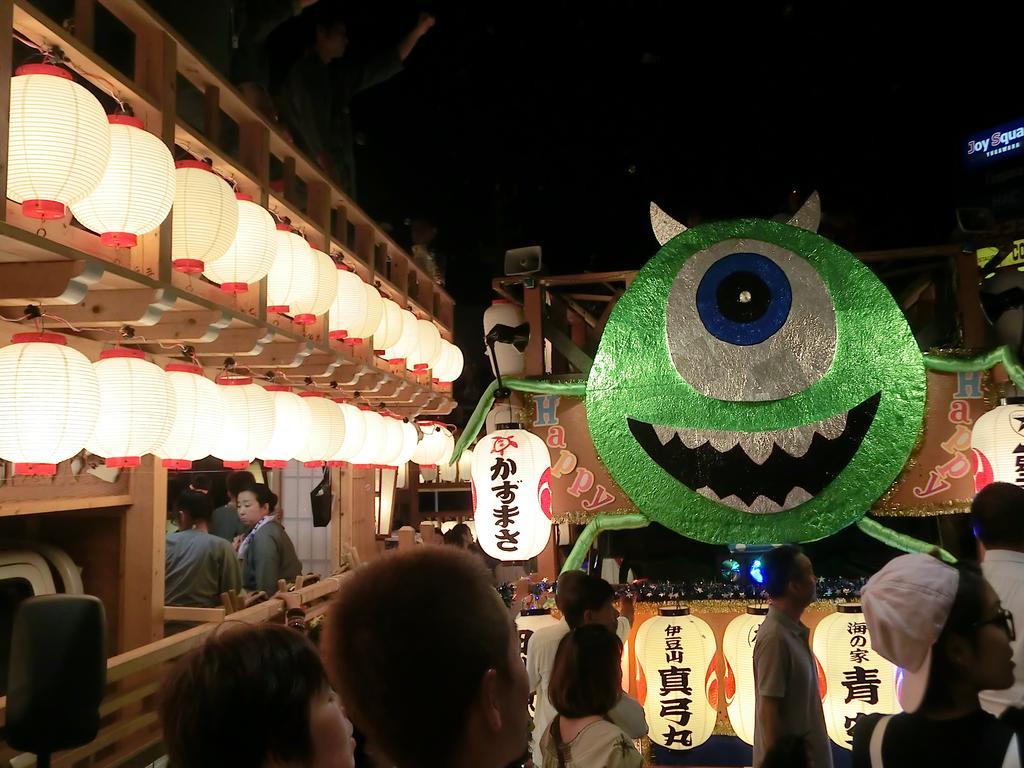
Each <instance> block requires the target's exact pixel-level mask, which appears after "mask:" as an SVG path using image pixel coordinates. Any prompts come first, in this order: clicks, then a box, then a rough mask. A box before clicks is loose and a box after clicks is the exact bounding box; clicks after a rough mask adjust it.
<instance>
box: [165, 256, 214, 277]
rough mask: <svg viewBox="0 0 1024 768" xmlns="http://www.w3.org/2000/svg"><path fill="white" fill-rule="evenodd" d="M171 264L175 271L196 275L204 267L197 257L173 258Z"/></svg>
mask: <svg viewBox="0 0 1024 768" xmlns="http://www.w3.org/2000/svg"><path fill="white" fill-rule="evenodd" d="M171 264H172V266H173V267H174V271H175V272H184V273H185V274H186V275H198V274H200V273H201V272H202V271H203V269H204V268H205V267H206V265H205V264H204V263H203V262H202V261H200V260H199V259H175V260H174V261H172V262H171Z"/></svg>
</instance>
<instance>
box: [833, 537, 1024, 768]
mask: <svg viewBox="0 0 1024 768" xmlns="http://www.w3.org/2000/svg"><path fill="white" fill-rule="evenodd" d="M861 603H862V604H863V607H864V617H865V619H866V620H867V625H868V631H869V632H870V635H871V642H872V647H873V648H874V650H875V651H877V652H878V653H879V654H881V655H882V656H883V657H885V658H886V659H888V660H889V661H891V662H892V663H893V664H895V665H896V666H898V667H899V668H900V669H901V670H903V673H902V674H903V680H902V684H901V685H900V686H899V689H898V693H899V701H900V705H901V706H902V708H903V710H904V712H903V713H902V714H899V715H872V716H868V717H865V718H863V719H862V720H861V722H859V723H858V724H857V726H856V728H855V729H854V732H853V766H854V768H885V767H886V766H890V767H898V768H926V767H927V768H942V767H943V766H950V767H952V766H958V767H959V766H972V768H1000V766H1002V767H1004V768H1008V767H1009V766H1014V767H1015V768H1019V766H1021V765H1022V754H1021V746H1022V744H1024V738H1021V736H1020V735H1018V732H1017V731H1016V730H1015V728H1014V727H1012V726H1011V725H1010V724H1009V723H1008V722H1005V721H1000V720H997V719H996V718H995V717H994V716H992V715H991V714H989V713H987V712H985V711H984V710H983V709H982V708H981V705H980V703H979V700H978V693H979V692H980V691H984V690H989V689H995V690H1002V689H1004V688H1008V687H1010V686H1011V685H1012V684H1013V659H1012V650H1011V648H1010V641H1011V640H1013V638H1014V636H1015V632H1014V626H1013V616H1012V615H1011V614H1010V613H1009V612H1008V611H1006V610H1004V609H1003V607H1002V605H1001V604H1000V602H999V597H998V596H997V595H996V593H995V591H994V590H993V589H992V587H991V585H989V583H988V582H987V581H985V579H984V577H983V576H982V575H981V571H980V570H979V569H978V567H977V565H975V564H973V563H959V564H957V565H956V566H955V567H954V566H950V565H946V564H945V563H943V562H941V561H940V560H937V559H936V558H933V557H930V556H929V555H922V554H916V555H902V556H900V557H897V558H895V559H893V560H891V561H889V563H888V564H886V566H885V567H884V568H882V569H881V570H880V571H879V572H878V573H876V574H875V575H874V576H872V577H871V579H869V580H868V583H867V584H866V585H865V586H864V589H863V590H862V593H861Z"/></svg>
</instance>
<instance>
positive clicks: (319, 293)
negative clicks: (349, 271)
mask: <svg viewBox="0 0 1024 768" xmlns="http://www.w3.org/2000/svg"><path fill="white" fill-rule="evenodd" d="M296 266H297V268H299V269H301V270H302V272H301V273H300V275H299V278H300V284H301V286H302V288H301V289H300V290H299V293H298V294H297V295H296V296H295V297H294V298H292V300H291V302H290V304H291V311H292V320H293V321H294V322H295V323H297V324H298V325H312V324H313V323H315V322H316V319H317V317H319V316H320V315H322V314H324V313H325V312H327V310H328V309H330V308H331V304H332V303H333V302H334V298H335V296H336V295H337V292H338V281H337V278H336V277H335V274H336V272H337V267H336V266H335V264H334V260H333V259H332V258H331V257H330V256H328V255H327V254H326V253H324V252H323V251H319V250H317V249H316V248H310V252H309V255H308V256H307V258H306V259H304V260H302V261H300V262H299V263H298V264H297V265H296Z"/></svg>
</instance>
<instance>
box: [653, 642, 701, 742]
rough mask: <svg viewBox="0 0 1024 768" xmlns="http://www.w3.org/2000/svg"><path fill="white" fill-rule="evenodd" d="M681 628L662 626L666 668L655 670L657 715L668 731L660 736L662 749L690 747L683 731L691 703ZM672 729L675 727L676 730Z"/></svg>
mask: <svg viewBox="0 0 1024 768" xmlns="http://www.w3.org/2000/svg"><path fill="white" fill-rule="evenodd" d="M682 631H683V628H682V627H681V626H679V625H678V624H669V625H668V626H667V627H665V663H666V665H667V666H665V667H662V668H660V669H659V670H658V675H659V676H660V677H661V688H660V692H659V699H660V704H661V716H662V717H663V718H665V720H666V721H671V720H675V724H673V723H672V722H668V731H667V732H666V733H664V734H663V738H664V739H665V746H666V747H671V746H672V745H674V744H680V745H682V746H684V747H689V746H692V745H693V732H692V731H691V730H689V729H687V728H686V726H687V725H689V723H690V715H691V714H692V713H691V711H690V704H692V703H693V699H692V698H691V697H692V696H693V688H692V687H691V686H690V673H691V671H692V670H691V668H690V667H684V666H682V665H683V640H682V637H681V636H680V633H681V632H682ZM676 726H679V727H678V728H677V727H676Z"/></svg>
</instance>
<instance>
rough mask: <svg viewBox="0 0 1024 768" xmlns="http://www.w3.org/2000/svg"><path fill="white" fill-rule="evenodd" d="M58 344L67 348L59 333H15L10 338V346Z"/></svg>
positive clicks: (63, 338) (66, 341)
mask: <svg viewBox="0 0 1024 768" xmlns="http://www.w3.org/2000/svg"><path fill="white" fill-rule="evenodd" d="M29 343H35V344H60V345H61V346H65V347H66V346H67V344H68V340H67V339H66V338H65V337H64V336H62V335H61V334H59V333H16V334H14V335H13V336H11V344H29Z"/></svg>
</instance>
